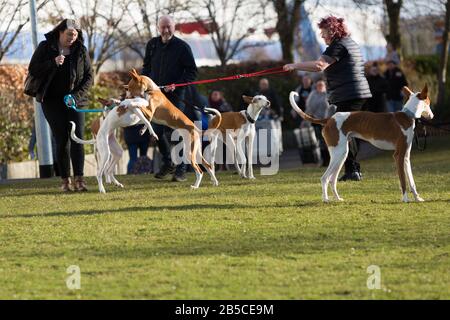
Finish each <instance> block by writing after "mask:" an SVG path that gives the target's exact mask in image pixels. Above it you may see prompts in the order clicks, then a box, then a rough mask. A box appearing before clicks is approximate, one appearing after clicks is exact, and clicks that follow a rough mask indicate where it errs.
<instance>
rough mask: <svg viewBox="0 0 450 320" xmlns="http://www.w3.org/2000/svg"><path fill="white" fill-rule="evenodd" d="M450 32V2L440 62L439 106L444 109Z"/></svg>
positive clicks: (446, 15)
mask: <svg viewBox="0 0 450 320" xmlns="http://www.w3.org/2000/svg"><path fill="white" fill-rule="evenodd" d="M449 31H450V0H447V2H446V4H445V27H444V33H443V34H442V51H441V56H440V62H439V72H438V83H439V86H438V101H437V105H438V106H439V107H441V108H442V107H443V106H444V103H445V82H446V81H445V80H446V78H447V64H448V40H449V39H448V33H449Z"/></svg>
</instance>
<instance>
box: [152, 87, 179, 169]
mask: <svg viewBox="0 0 450 320" xmlns="http://www.w3.org/2000/svg"><path fill="white" fill-rule="evenodd" d="M164 94H165V95H166V97H167V99H169V101H170V102H172V103H173V104H174V105H175V107H177V108H178V109H179V110H180V111H181V112H183V113H185V107H186V106H185V104H184V102H183V98H184V95H182V96H181V97H180V96H178V95H177V94H175V93H173V92H164ZM152 128H153V130H154V131H155V133H156V135H157V136H158V142H157V144H158V149H159V152H160V153H161V155H162V162H163V163H164V164H165V165H167V166H171V165H172V159H171V156H170V151H171V148H170V136H171V135H172V132H173V129H171V128H169V127H167V126H164V125H161V124H156V123H152ZM186 169H187V166H186V164H185V163H181V164H179V165H177V166H176V168H175V174H176V175H181V174H183V173H185V172H186Z"/></svg>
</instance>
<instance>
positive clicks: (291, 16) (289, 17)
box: [273, 0, 304, 61]
mask: <svg viewBox="0 0 450 320" xmlns="http://www.w3.org/2000/svg"><path fill="white" fill-rule="evenodd" d="M303 2H304V0H294V3H293V7H292V8H288V5H287V3H286V1H285V0H274V1H273V5H274V7H275V11H276V12H277V24H276V26H275V28H276V30H277V32H278V35H279V37H280V42H281V50H282V53H283V60H284V61H292V60H293V59H294V55H293V52H292V51H293V48H294V32H295V31H296V30H297V26H298V23H299V21H300V6H301V4H302V3H303Z"/></svg>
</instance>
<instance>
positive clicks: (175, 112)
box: [78, 69, 221, 193]
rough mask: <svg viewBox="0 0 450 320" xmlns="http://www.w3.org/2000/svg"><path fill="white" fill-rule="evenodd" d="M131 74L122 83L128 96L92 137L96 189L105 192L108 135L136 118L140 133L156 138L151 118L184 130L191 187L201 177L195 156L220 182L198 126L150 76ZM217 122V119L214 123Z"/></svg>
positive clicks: (215, 182)
mask: <svg viewBox="0 0 450 320" xmlns="http://www.w3.org/2000/svg"><path fill="white" fill-rule="evenodd" d="M130 76H131V80H130V82H129V83H128V85H127V86H125V87H126V89H127V99H125V100H124V101H122V102H121V103H120V106H119V107H116V108H114V109H113V110H111V111H110V112H109V113H108V115H107V117H106V118H105V120H104V121H103V123H102V125H101V126H100V129H99V132H98V135H97V137H96V139H95V140H94V141H95V143H96V145H97V150H98V154H99V161H98V164H99V165H98V172H97V181H98V184H99V191H100V192H102V193H104V192H105V188H104V187H103V183H102V175H103V173H104V172H105V170H106V169H107V168H109V166H110V164H108V163H110V162H111V161H110V160H109V159H110V157H111V147H110V145H109V141H110V139H111V138H110V137H111V136H113V135H114V130H115V129H116V128H118V127H124V126H130V125H134V124H137V123H139V121H142V122H143V123H144V124H145V125H146V126H145V127H144V130H142V131H141V134H143V133H144V132H145V130H146V129H147V128H148V129H149V131H150V135H152V136H154V137H156V134H155V133H154V131H153V128H152V126H151V124H150V121H154V122H155V123H157V124H162V125H166V126H168V127H170V128H172V129H183V130H185V131H186V132H187V134H188V136H187V137H183V143H184V150H185V152H186V154H188V157H189V160H190V163H191V165H192V167H193V168H194V170H195V175H196V180H195V183H194V184H193V185H192V186H191V187H192V188H193V189H197V188H198V187H199V186H200V182H201V180H202V177H203V172H202V169H201V168H200V166H199V165H198V162H197V157H198V159H200V161H201V163H202V165H203V166H204V167H205V168H206V170H207V171H208V173H209V174H210V176H211V180H212V182H213V185H215V186H217V185H218V184H219V182H218V181H217V179H216V176H215V174H214V172H213V171H212V170H211V166H210V164H209V163H208V162H207V161H206V160H205V159H204V158H203V156H202V148H201V142H200V132H199V129H197V127H196V126H195V125H194V123H193V122H192V121H191V120H189V118H188V117H186V116H185V115H184V114H183V112H181V111H180V110H179V109H178V108H177V107H175V106H174V105H173V104H172V103H171V102H170V101H169V100H168V99H167V98H166V96H165V95H164V94H163V93H162V92H161V89H160V88H159V87H158V86H157V85H156V84H155V83H154V82H153V81H152V80H151V79H150V78H148V77H146V76H141V75H139V74H138V73H137V72H136V70H135V69H132V70H131V71H130ZM120 108H121V109H120ZM206 111H209V112H212V113H215V114H216V115H217V116H218V117H219V119H221V114H220V112H219V111H217V110H216V109H210V108H206ZM144 114H145V116H144ZM141 116H142V117H141ZM219 125H220V121H218V123H217V126H219ZM81 141H83V140H81ZM78 142H79V141H78ZM81 143H90V142H89V141H87V142H81Z"/></svg>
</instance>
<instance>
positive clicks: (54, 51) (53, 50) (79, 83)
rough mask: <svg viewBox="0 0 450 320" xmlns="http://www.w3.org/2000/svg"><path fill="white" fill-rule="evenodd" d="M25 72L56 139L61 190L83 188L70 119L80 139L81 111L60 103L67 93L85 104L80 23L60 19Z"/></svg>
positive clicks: (87, 78) (86, 76) (87, 83)
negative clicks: (72, 178)
mask: <svg viewBox="0 0 450 320" xmlns="http://www.w3.org/2000/svg"><path fill="white" fill-rule="evenodd" d="M28 72H29V73H30V74H31V75H32V76H33V77H34V78H36V79H38V80H39V81H37V82H36V89H37V94H36V100H37V101H38V102H40V103H41V104H42V110H43V112H44V116H45V118H46V119H47V122H48V124H49V125H50V128H51V130H52V133H53V136H54V138H55V142H56V158H57V163H58V168H59V174H60V175H61V178H62V185H61V189H62V191H64V192H69V191H73V190H75V191H87V187H86V182H85V180H84V177H83V176H84V147H83V145H81V144H78V143H75V142H73V143H71V139H70V134H69V133H70V128H71V125H70V121H73V122H75V124H76V130H75V134H76V135H77V136H78V137H80V138H81V139H83V136H84V122H85V121H84V120H85V119H84V113H79V112H76V111H75V110H73V109H71V108H68V107H67V106H66V105H65V104H64V96H65V95H67V94H71V95H72V96H73V97H74V99H75V102H76V104H77V107H84V106H86V105H87V104H88V91H89V89H90V88H91V86H92V84H93V74H92V68H91V62H90V59H89V54H88V50H87V49H86V47H85V46H84V45H83V33H82V31H81V28H80V25H79V24H78V22H77V21H75V20H73V19H64V20H62V21H61V22H60V23H58V25H57V26H56V27H55V28H54V29H53V30H52V31H50V32H48V33H47V34H45V40H44V41H42V42H41V43H39V46H38V47H37V48H36V50H35V51H34V53H33V56H32V58H31V61H30V64H29V66H28ZM70 160H71V161H72V167H73V172H74V176H75V177H74V184H73V188H72V185H71V181H70Z"/></svg>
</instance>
